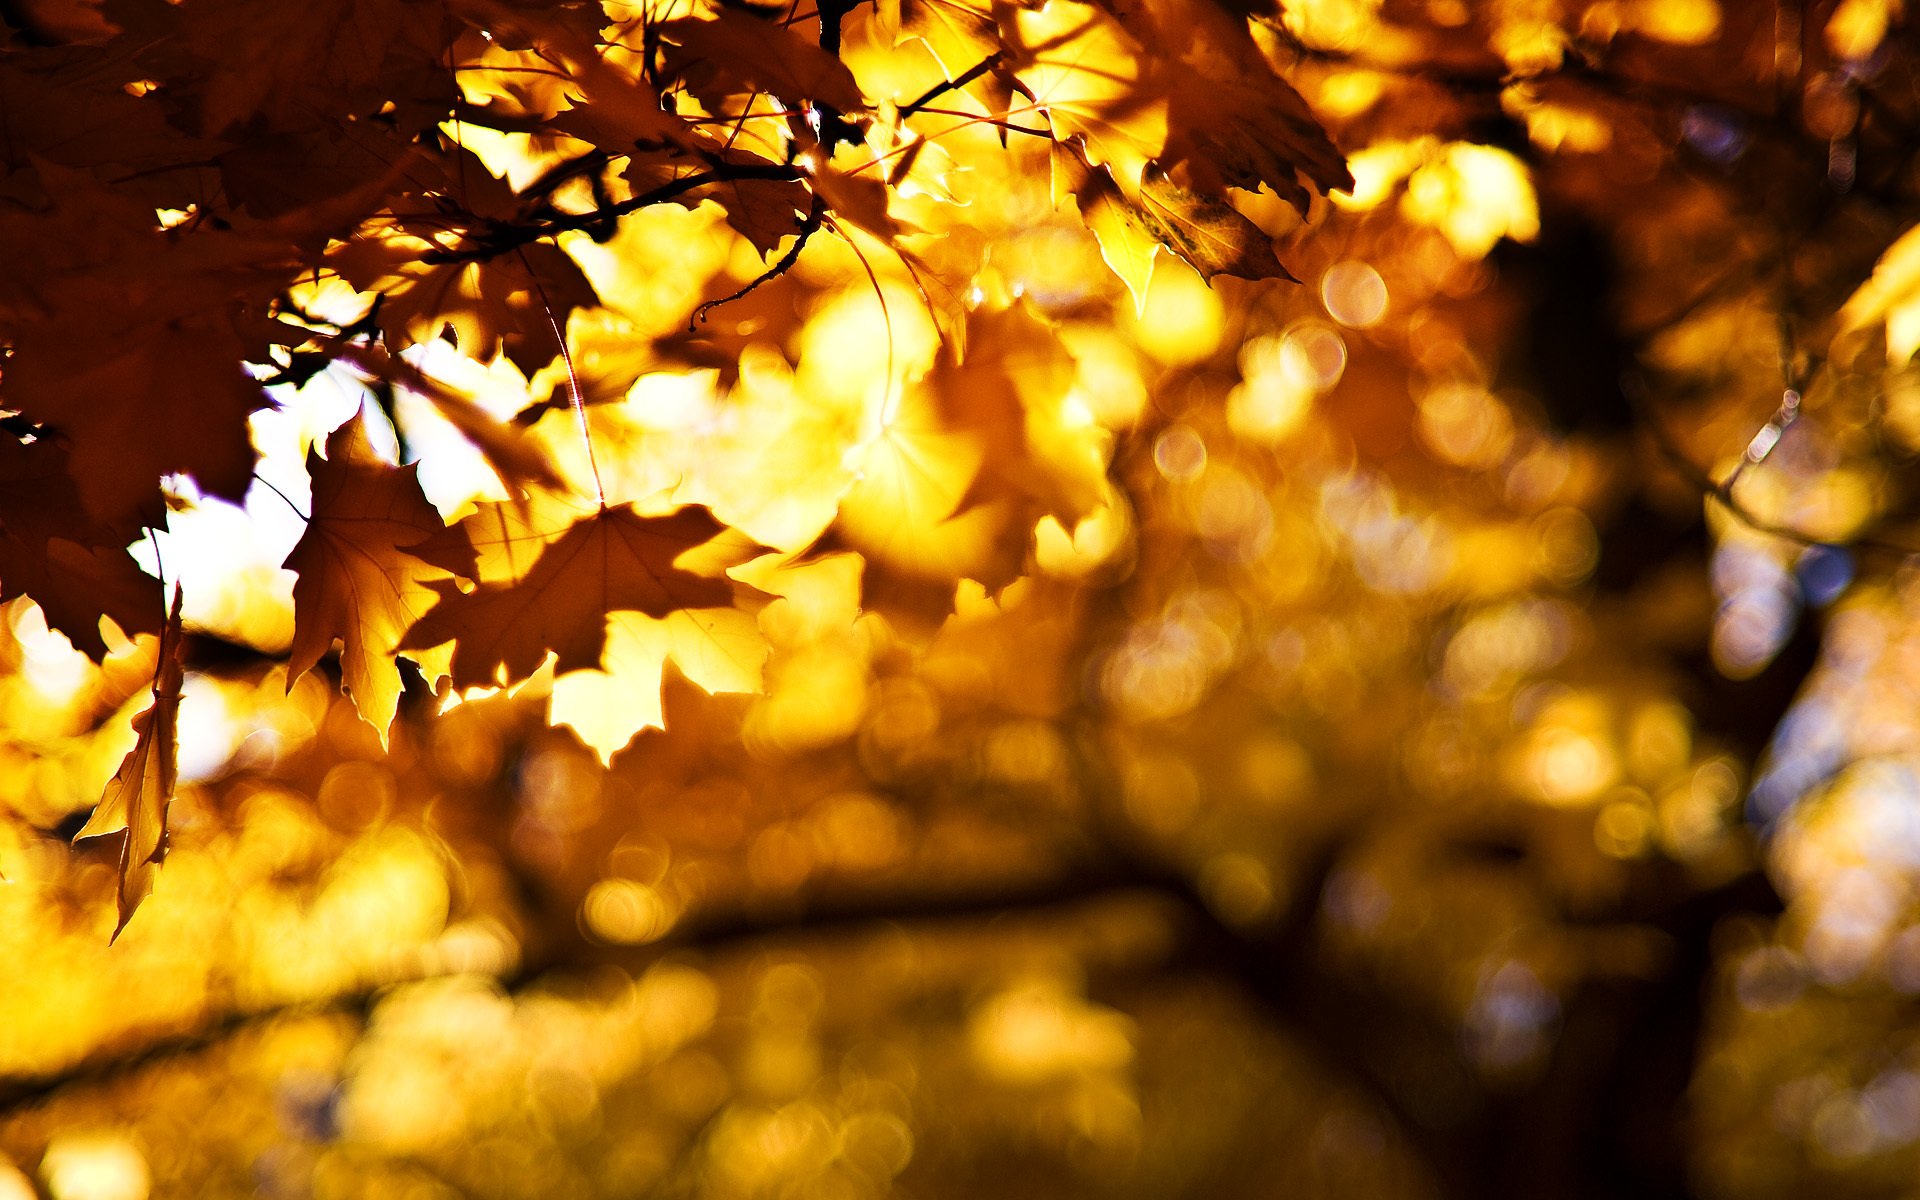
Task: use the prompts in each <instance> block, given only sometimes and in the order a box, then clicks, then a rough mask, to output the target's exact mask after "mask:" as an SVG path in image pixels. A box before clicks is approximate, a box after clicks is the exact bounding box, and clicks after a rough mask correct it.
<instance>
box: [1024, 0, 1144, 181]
mask: <svg viewBox="0 0 1920 1200" xmlns="http://www.w3.org/2000/svg"><path fill="white" fill-rule="evenodd" d="M1001 35H1002V37H1003V38H1004V39H1005V42H1006V47H1007V51H1008V53H1009V56H1010V63H1009V65H1010V69H1011V70H1012V72H1013V74H1014V75H1015V77H1017V78H1018V79H1019V80H1020V83H1021V84H1022V85H1023V86H1024V87H1025V88H1026V90H1027V92H1028V93H1029V94H1031V95H1032V97H1033V102H1034V104H1035V105H1036V106H1038V107H1039V108H1040V109H1041V110H1042V111H1044V112H1045V113H1046V114H1047V121H1048V123H1049V124H1050V125H1052V127H1053V132H1054V137H1055V138H1056V139H1057V140H1059V141H1065V140H1066V139H1068V138H1070V137H1075V136H1078V137H1079V138H1080V139H1081V142H1082V145H1083V147H1084V149H1083V151H1082V152H1083V153H1084V154H1085V156H1086V159H1087V162H1088V163H1089V164H1092V165H1105V166H1106V167H1107V168H1108V169H1109V170H1110V171H1111V172H1112V173H1113V177H1114V178H1115V179H1117V180H1119V181H1120V182H1121V183H1122V185H1124V186H1128V187H1131V186H1133V185H1134V184H1136V183H1137V182H1138V181H1139V179H1140V174H1141V172H1142V171H1144V170H1146V166H1147V163H1148V162H1149V161H1151V160H1152V159H1154V158H1155V157H1156V156H1158V155H1159V154H1160V152H1161V151H1162V150H1164V149H1165V148H1166V144H1167V115H1166V100H1165V98H1164V97H1163V96H1161V95H1159V94H1157V87H1156V86H1155V85H1154V83H1153V80H1152V70H1153V68H1152V66H1151V65H1150V63H1149V61H1148V58H1147V55H1146V53H1145V51H1144V50H1143V49H1142V48H1141V46H1140V44H1139V43H1138V42H1137V41H1135V40H1134V38H1133V36H1132V35H1131V34H1129V33H1128V32H1127V31H1126V29H1125V28H1124V27H1123V26H1122V25H1121V24H1120V23H1119V22H1118V21H1116V20H1114V19H1113V18H1112V17H1110V16H1108V15H1107V14H1106V13H1104V12H1102V11H1101V10H1099V9H1097V8H1095V7H1093V6H1092V5H1090V4H1081V3H1079V2H1078V0H1047V3H1046V4H1045V5H1043V6H1042V7H1040V8H1038V9H1026V8H1017V9H1014V10H1013V11H1012V14H1011V16H1010V17H1008V18H1004V19H1003V20H1002V22H1001Z"/></svg>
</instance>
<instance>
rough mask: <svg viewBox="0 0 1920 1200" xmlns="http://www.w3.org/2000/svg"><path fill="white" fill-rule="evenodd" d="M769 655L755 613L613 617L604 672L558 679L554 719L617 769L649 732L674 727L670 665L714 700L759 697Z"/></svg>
mask: <svg viewBox="0 0 1920 1200" xmlns="http://www.w3.org/2000/svg"><path fill="white" fill-rule="evenodd" d="M767 653H768V646H767V641H766V639H765V638H764V637H762V636H761V634H760V628H759V625H758V624H757V623H756V622H755V620H754V617H753V614H751V613H747V612H742V611H741V610H739V609H737V608H702V609H686V610H683V611H680V612H674V613H669V614H667V615H666V616H665V617H664V618H657V617H650V616H647V615H646V614H644V613H638V612H614V613H609V614H607V642H606V651H605V653H604V655H603V656H602V663H601V666H600V667H599V668H598V669H593V670H582V671H569V672H567V673H566V674H564V675H561V676H559V677H558V678H556V679H555V680H554V681H553V688H552V691H551V692H550V693H549V698H548V706H547V719H548V720H549V721H551V722H553V723H554V724H556V725H566V726H569V727H571V728H572V729H573V731H574V732H575V733H577V734H579V735H580V740H581V741H582V742H584V743H586V745H587V746H588V747H589V748H591V749H592V750H593V752H594V753H595V754H597V755H599V756H600V761H601V762H603V763H606V762H610V761H612V759H613V756H614V754H615V753H617V752H618V751H619V750H620V749H621V748H622V747H623V746H625V745H626V744H627V743H628V742H630V741H632V740H633V738H634V735H635V734H638V733H639V732H640V731H641V730H643V729H664V728H665V727H666V711H665V708H664V699H663V690H662V689H663V687H664V684H665V673H666V666H667V663H668V662H669V661H671V662H672V663H673V664H674V665H675V666H676V667H677V668H678V669H679V671H680V673H681V674H682V675H684V676H685V677H686V678H687V680H688V682H690V683H692V684H694V685H695V686H697V687H699V688H700V689H701V690H703V691H705V692H708V693H709V694H713V693H720V692H757V691H759V690H760V689H761V686H762V684H761V677H762V674H763V672H764V671H765V668H766V662H767Z"/></svg>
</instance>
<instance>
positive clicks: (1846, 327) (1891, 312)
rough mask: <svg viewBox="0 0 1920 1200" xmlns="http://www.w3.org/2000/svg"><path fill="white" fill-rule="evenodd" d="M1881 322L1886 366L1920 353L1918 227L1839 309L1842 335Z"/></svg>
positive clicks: (1904, 236)
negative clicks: (1885, 331) (1884, 335)
mask: <svg viewBox="0 0 1920 1200" xmlns="http://www.w3.org/2000/svg"><path fill="white" fill-rule="evenodd" d="M1882 323H1884V324H1885V325H1886V330H1887V362H1888V363H1890V364H1893V365H1898V364H1900V363H1903V362H1906V361H1907V360H1908V359H1910V358H1912V357H1913V354H1914V351H1915V350H1920V225H1916V226H1914V227H1913V228H1912V229H1909V230H1907V231H1906V232H1905V233H1903V234H1901V235H1900V239H1899V240H1898V241H1896V242H1894V244H1893V245H1891V246H1889V247H1887V249H1886V251H1885V252H1884V253H1883V254H1881V255H1880V261H1879V262H1877V263H1875V264H1874V267H1873V276H1872V277H1871V278H1869V279H1868V280H1867V281H1866V282H1865V283H1863V284H1861V285H1860V287H1859V288H1858V289H1857V290H1856V291H1855V292H1854V293H1853V295H1852V296H1850V297H1848V299H1847V302H1846V304H1845V305H1843V306H1842V307H1841V309H1840V328H1841V332H1843V333H1847V332H1852V331H1853V330H1857V329H1865V328H1867V327H1868V326H1870V325H1876V324H1882Z"/></svg>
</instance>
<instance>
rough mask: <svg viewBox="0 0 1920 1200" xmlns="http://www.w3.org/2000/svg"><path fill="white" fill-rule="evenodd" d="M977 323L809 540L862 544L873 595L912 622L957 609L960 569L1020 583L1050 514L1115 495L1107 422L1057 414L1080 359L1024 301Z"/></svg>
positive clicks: (1076, 515)
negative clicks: (1110, 486) (1101, 425)
mask: <svg viewBox="0 0 1920 1200" xmlns="http://www.w3.org/2000/svg"><path fill="white" fill-rule="evenodd" d="M970 323H971V326H972V328H971V329H970V330H969V332H968V335H967V345H968V349H967V351H966V353H965V354H964V355H963V354H962V353H961V352H960V350H959V349H958V347H957V346H956V344H955V343H953V342H951V341H949V342H947V343H945V345H944V346H943V349H942V352H941V354H940V357H939V358H938V359H937V360H936V362H935V363H934V365H933V368H932V369H931V370H930V371H929V372H928V373H927V375H926V376H925V377H924V378H923V379H922V380H921V381H920V382H919V383H918V384H917V385H916V386H914V387H912V388H910V389H909V390H908V391H907V392H906V394H905V395H903V396H902V397H900V399H899V400H898V402H897V403H896V404H894V405H892V406H890V407H889V408H888V410H887V411H885V412H884V413H882V414H881V418H880V420H879V422H878V423H877V426H876V428H874V430H873V431H872V433H871V434H870V436H869V437H868V438H867V440H866V441H865V442H864V443H863V444H862V445H861V446H860V447H859V448H858V450H857V451H856V452H855V453H854V454H852V455H850V456H849V463H850V465H851V466H852V468H853V471H854V480H853V483H852V485H851V486H850V487H849V488H848V489H847V491H846V493H845V494H844V495H843V496H842V497H841V501H840V507H839V514H838V516H837V517H836V518H835V520H834V522H833V524H832V525H830V526H829V527H828V529H827V531H826V533H825V534H824V535H823V537H822V538H821V539H819V540H818V541H816V542H815V543H814V545H813V546H812V547H810V549H809V550H808V552H807V553H808V556H809V557H818V556H820V555H824V554H828V553H833V552H835V551H840V550H854V551H857V552H859V554H860V555H861V557H862V558H863V559H865V560H866V563H867V567H866V572H865V576H864V580H863V584H862V591H863V594H864V596H865V601H866V604H867V606H868V607H869V608H875V609H878V610H881V611H885V612H889V613H891V614H893V615H897V616H904V617H906V618H907V619H908V620H909V622H910V623H912V624H915V625H925V624H928V623H929V622H937V620H938V619H939V618H941V617H944V616H945V615H946V614H947V613H948V612H950V611H952V601H953V592H954V586H955V585H956V584H957V583H958V582H959V581H960V580H961V579H963V578H964V579H973V580H976V581H978V582H980V583H981V584H983V585H984V586H985V587H986V588H987V589H988V590H989V591H990V592H997V591H999V590H1000V589H1001V588H1003V587H1005V586H1006V585H1007V584H1008V583H1011V582H1012V581H1013V580H1014V579H1015V578H1017V577H1018V576H1019V574H1020V572H1021V570H1022V569H1023V568H1024V566H1025V564H1026V558H1027V551H1028V549H1029V547H1030V544H1031V542H1032V535H1033V528H1034V525H1035V524H1036V523H1037V522H1038V521H1039V520H1040V519H1041V518H1042V517H1045V516H1054V517H1056V518H1058V519H1059V520H1060V522H1061V524H1062V525H1064V526H1065V527H1066V528H1068V529H1071V528H1073V527H1074V526H1075V525H1076V524H1078V522H1079V521H1080V519H1081V518H1082V517H1084V516H1086V515H1087V514H1088V513H1089V512H1091V511H1092V510H1093V509H1094V508H1096V507H1098V506H1099V505H1100V504H1101V503H1103V502H1104V500H1105V495H1106V485H1105V446H1104V435H1103V434H1100V433H1099V432H1098V431H1097V430H1094V429H1093V428H1091V427H1084V428H1081V429H1077V430H1069V429H1067V428H1066V427H1065V426H1064V425H1063V423H1062V421H1061V418H1060V416H1059V407H1060V402H1061V400H1062V399H1063V397H1064V396H1065V394H1066V392H1067V389H1068V388H1069V387H1070V386H1071V385H1072V382H1073V378H1074V364H1073V360H1072V357H1071V355H1070V354H1069V353H1068V352H1067V350H1066V347H1065V346H1064V345H1062V344H1061V342H1060V341H1059V339H1058V338H1057V337H1056V336H1055V335H1054V333H1053V331H1052V329H1051V328H1050V327H1048V326H1047V325H1046V323H1045V322H1043V321H1041V320H1040V319H1039V318H1038V317H1036V316H1035V315H1034V314H1033V313H1032V312H1031V311H1029V310H1028V309H1027V308H1026V307H1025V306H1024V305H1015V306H1013V307H1011V308H1008V309H1005V310H1003V311H1000V312H990V311H979V312H976V313H974V314H973V315H972V318H971V321H970Z"/></svg>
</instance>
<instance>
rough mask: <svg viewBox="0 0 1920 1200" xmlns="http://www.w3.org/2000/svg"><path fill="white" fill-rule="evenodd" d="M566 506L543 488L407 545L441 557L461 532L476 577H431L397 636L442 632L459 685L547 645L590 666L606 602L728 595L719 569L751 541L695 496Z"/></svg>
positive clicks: (519, 669) (416, 638)
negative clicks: (654, 505)
mask: <svg viewBox="0 0 1920 1200" xmlns="http://www.w3.org/2000/svg"><path fill="white" fill-rule="evenodd" d="M572 517H577V510H574V512H572V513H569V512H568V510H567V509H566V507H565V505H564V504H563V503H562V502H559V501H555V500H552V499H542V500H529V501H525V502H521V503H515V504H486V505H482V506H481V507H480V510H479V511H478V512H476V513H474V514H473V515H472V516H470V517H468V518H467V519H466V520H464V521H462V522H460V524H459V525H457V526H455V527H454V528H453V529H451V530H449V531H447V534H445V535H442V536H440V537H436V538H433V539H430V540H429V541H427V542H425V543H423V544H422V545H420V546H419V547H416V549H415V553H417V554H419V555H420V556H421V557H422V558H425V559H426V560H427V561H429V562H439V563H441V564H442V565H445V564H446V562H447V555H448V554H449V553H456V554H457V553H458V552H459V550H460V548H461V541H462V540H463V539H464V540H465V542H466V544H467V546H469V547H470V548H471V550H472V551H473V552H474V553H476V554H477V555H478V558H477V562H478V567H477V573H478V574H479V576H480V578H481V580H482V581H483V582H481V584H480V586H479V587H477V588H475V589H474V590H473V591H472V592H462V591H460V590H459V589H458V588H456V587H455V586H454V585H453V584H451V583H438V584H435V585H434V591H436V592H438V593H439V603H438V604H436V605H435V606H434V608H433V610H432V611H431V612H429V613H427V615H426V616H425V617H423V618H421V620H420V622H419V624H417V625H415V626H414V628H413V631H412V632H411V633H409V634H408V635H407V638H406V640H405V642H403V643H402V645H401V648H402V649H407V648H409V647H423V646H437V645H440V644H442V643H445V642H448V641H452V642H454V650H453V660H452V672H453V683H454V686H455V687H461V688H466V687H476V686H487V685H496V684H503V683H508V684H510V683H515V682H518V681H520V680H522V679H525V678H527V677H528V676H530V675H532V674H533V673H534V672H535V671H537V670H539V669H540V664H541V663H542V662H544V661H545V660H546V657H547V654H548V653H549V652H552V653H554V654H555V655H557V656H558V662H557V663H556V665H555V668H554V669H555V671H556V672H566V671H574V670H580V669H583V668H591V667H598V666H600V660H601V655H602V653H603V652H604V650H605V648H606V624H607V622H606V618H607V614H608V613H612V612H640V613H645V614H647V615H648V616H650V617H664V616H666V615H668V614H669V613H673V612H678V611H679V610H681V609H686V608H716V607H726V606H729V605H731V604H732V602H733V598H734V592H735V588H736V586H738V585H735V584H733V583H731V582H730V581H728V580H726V579H725V578H722V577H720V572H721V571H723V570H725V568H727V567H730V566H735V565H737V564H739V563H741V562H744V561H746V560H747V559H748V558H750V557H752V556H753V555H754V554H755V553H756V552H758V551H759V550H760V549H761V548H760V547H758V546H756V545H755V544H754V543H752V542H751V541H748V540H747V539H746V538H744V537H741V536H740V535H738V534H731V533H730V532H729V531H728V530H727V528H726V527H725V526H724V525H722V524H720V522H718V521H716V520H714V519H713V514H712V513H710V512H708V511H707V510H706V509H705V508H703V507H700V506H698V505H690V506H688V507H686V508H682V509H679V510H677V511H675V512H672V513H668V514H667V515H665V516H657V517H647V516H641V515H640V514H639V513H636V512H635V511H634V510H633V506H632V505H630V504H622V505H618V506H616V507H612V508H602V509H600V510H598V511H597V512H592V513H589V514H588V515H586V516H584V517H577V519H570V518H572ZM683 563H686V564H689V565H693V566H696V567H698V568H700V569H701V571H702V572H704V573H698V574H697V573H695V572H694V571H691V570H687V569H685V567H683V566H682V564H683Z"/></svg>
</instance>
